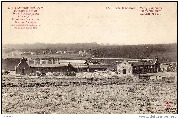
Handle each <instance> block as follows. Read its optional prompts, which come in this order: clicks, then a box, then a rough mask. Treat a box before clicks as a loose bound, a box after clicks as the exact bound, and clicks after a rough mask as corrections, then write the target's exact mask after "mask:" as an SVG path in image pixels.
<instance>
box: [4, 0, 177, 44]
mask: <svg viewBox="0 0 180 119" xmlns="http://www.w3.org/2000/svg"><path fill="white" fill-rule="evenodd" d="M15 6H17V7H19V6H20V7H25V6H27V7H31V6H36V7H38V6H40V7H43V9H41V10H40V15H39V17H38V18H39V19H40V20H39V21H38V23H39V24H40V26H39V27H38V28H37V29H34V30H29V29H26V30H25V29H14V27H13V26H11V24H12V23H13V21H12V17H13V15H12V11H11V10H9V9H8V7H15ZM2 7H3V10H2V12H3V14H2V28H3V29H2V38H3V39H2V42H3V44H9V43H10V44H15V43H18V44H19V43H36V42H40V43H85V42H97V43H105V44H106V43H109V44H121V45H122V44H124V45H126V44H154V43H156V44H158V43H176V42H177V3H175V2H174V3H168V2H164V3H163V2H159V3H158V2H155V3H150V2H147V3H141V2H140V3H138V2H131V3H130V2H128V3H125V2H106V3H105V2H100V3H98V2H93V3H92V2H91V3H89V2H76V3H75V2H74V3H71V2H66V3H63V2H52V3H50V2H47V3H43V2H41V3H40V2H37V3H35V2H33V3H25V2H22V3H14V2H13V3H7V2H6V3H3V4H2ZM106 7H109V8H110V9H106ZM115 7H121V8H122V7H134V8H135V9H129V10H127V9H126V10H122V9H115ZM140 7H162V11H161V12H160V13H161V15H158V16H157V15H156V16H155V15H154V16H153V15H150V16H147V15H146V16H145V15H143V16H142V15H140V13H141V9H140Z"/></svg>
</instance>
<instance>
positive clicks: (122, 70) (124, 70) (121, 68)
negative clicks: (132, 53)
mask: <svg viewBox="0 0 180 119" xmlns="http://www.w3.org/2000/svg"><path fill="white" fill-rule="evenodd" d="M117 72H118V75H119V76H131V75H132V66H131V64H130V63H128V62H127V61H126V60H124V61H123V62H121V63H120V64H117Z"/></svg>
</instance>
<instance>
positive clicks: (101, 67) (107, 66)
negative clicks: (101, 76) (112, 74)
mask: <svg viewBox="0 0 180 119" xmlns="http://www.w3.org/2000/svg"><path fill="white" fill-rule="evenodd" d="M109 67H110V65H101V64H97V65H89V68H98V69H104V68H109Z"/></svg>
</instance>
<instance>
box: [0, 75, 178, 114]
mask: <svg viewBox="0 0 180 119" xmlns="http://www.w3.org/2000/svg"><path fill="white" fill-rule="evenodd" d="M176 75H177V74H175V75H174V77H173V76H171V77H167V78H166V79H160V80H157V79H154V80H141V79H138V77H136V76H134V77H132V78H130V77H129V78H118V79H117V78H113V79H100V78H90V79H85V78H81V79H80V78H76V77H74V78H73V77H70V78H55V77H49V78H48V77H39V78H36V77H35V78H29V77H28V76H23V77H15V76H3V78H2V113H3V114H11V113H21V114H22V113H25V114H39V113H40V114H44V113H45V114H52V113H55V114H65V113H66V114H71V113H73V114H86V113H88V114H100V113H103V114H125V113H128V114H133V113H134V114H144V113H145V114H148V113H155V114H167V113H171V114H172V113H176V107H177V82H176V80H177V77H176ZM169 80H171V81H169ZM166 102H169V103H170V105H171V108H170V110H165V105H166Z"/></svg>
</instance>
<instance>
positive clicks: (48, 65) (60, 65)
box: [29, 63, 68, 67]
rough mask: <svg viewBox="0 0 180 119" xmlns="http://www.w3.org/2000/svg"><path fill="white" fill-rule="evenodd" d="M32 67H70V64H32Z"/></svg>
mask: <svg viewBox="0 0 180 119" xmlns="http://www.w3.org/2000/svg"><path fill="white" fill-rule="evenodd" d="M29 66H30V67H64V66H68V63H60V64H30V65H29Z"/></svg>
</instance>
